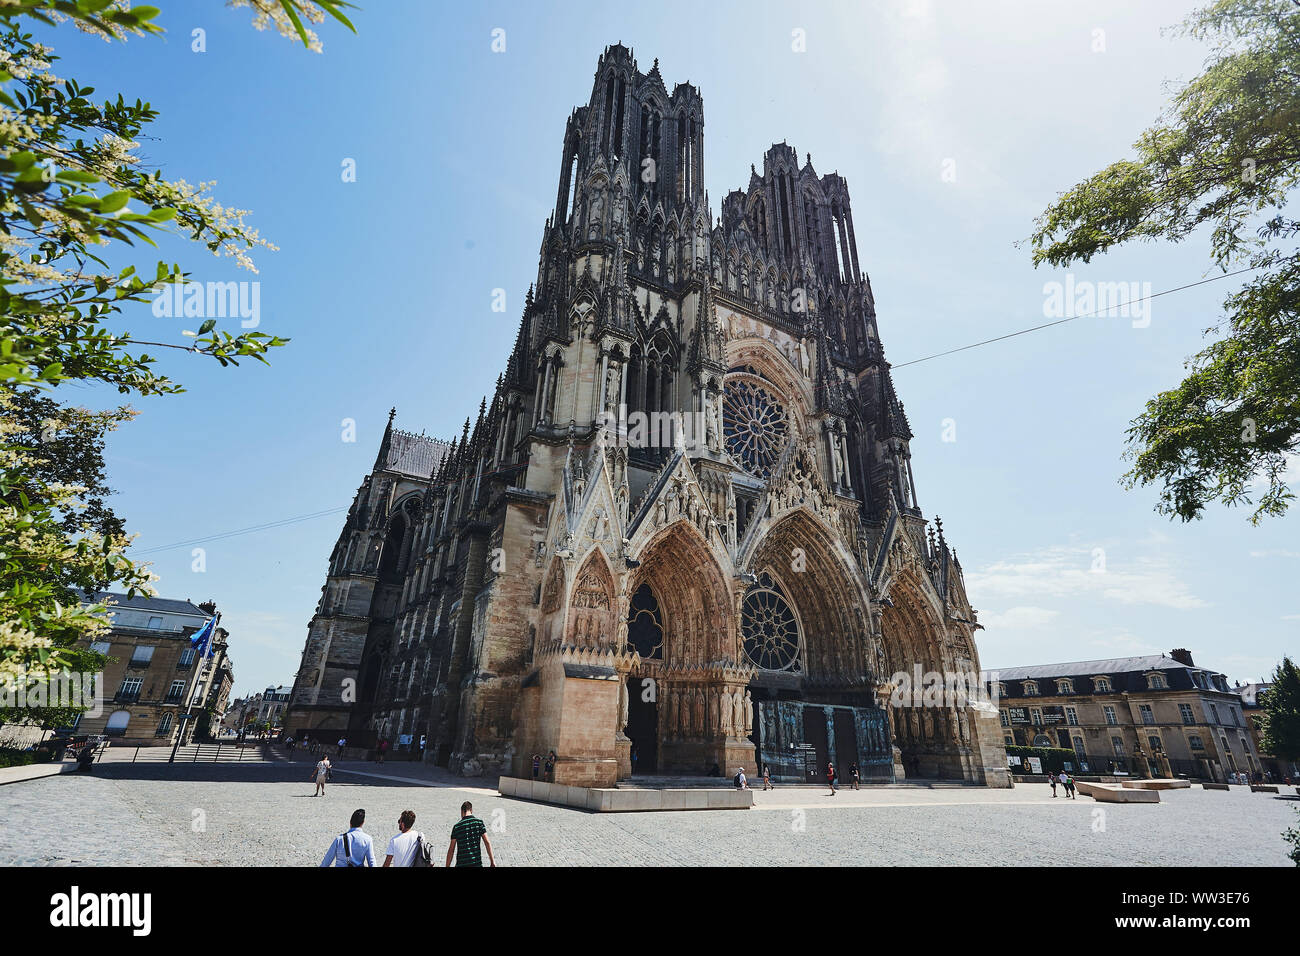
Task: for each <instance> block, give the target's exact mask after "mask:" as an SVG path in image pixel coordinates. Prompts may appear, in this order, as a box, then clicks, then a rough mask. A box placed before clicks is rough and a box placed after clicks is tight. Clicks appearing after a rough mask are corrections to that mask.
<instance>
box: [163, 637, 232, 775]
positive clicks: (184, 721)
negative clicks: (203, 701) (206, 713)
mask: <svg viewBox="0 0 1300 956" xmlns="http://www.w3.org/2000/svg"><path fill="white" fill-rule="evenodd" d="M220 623H221V612H217V614H216V616H215V617H214V618H213V619H212V630H211V631H209V632H208V637H207V640H205V641H204V642H203V646H202V647H200V648H199V649H198V651H199V653H198V654H197V655H196V656H195V658H194V686H193V687H191V688H190V689H189V691H188V692H187V694H186V696H187V697H188V698H189V699H188V700H187V701H186V703H185V713H184V715H183V716H182V717H181V725H180V727H179V728H178V729H177V731H176V742H175V743H174V744H172V754H171V756H170V757H168V758H167V762H168V763H175V762H176V751H178V750H180V747H181V738H183V737H184V736H185V728H186V726H187V725H188V724H189V722H190V712H191V711H192V710H194V691H195V690H197V689H198V683H199V674H200V673H202V671H203V660H204V658H205V657H208V656H210V655H209V653H208V652H209V650H210V649H211V647H212V639H213V638H214V637H216V635H217V625H218V624H220Z"/></svg>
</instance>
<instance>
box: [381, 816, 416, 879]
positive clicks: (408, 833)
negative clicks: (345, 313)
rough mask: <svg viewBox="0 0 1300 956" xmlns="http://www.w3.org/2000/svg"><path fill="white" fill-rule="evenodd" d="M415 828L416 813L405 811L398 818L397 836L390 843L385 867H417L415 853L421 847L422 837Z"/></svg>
mask: <svg viewBox="0 0 1300 956" xmlns="http://www.w3.org/2000/svg"><path fill="white" fill-rule="evenodd" d="M413 826H415V811H414V810H403V811H402V815H401V816H400V817H398V818H397V836H395V837H393V838H392V839H391V840H389V841H388V851H387V856H385V857H384V866H414V865H415V853H416V850H418V849H419V847H420V840H421V839H422V837H421V835H420V834H419V833H416V832H415V831H414V830H413V829H411V828H412V827H413Z"/></svg>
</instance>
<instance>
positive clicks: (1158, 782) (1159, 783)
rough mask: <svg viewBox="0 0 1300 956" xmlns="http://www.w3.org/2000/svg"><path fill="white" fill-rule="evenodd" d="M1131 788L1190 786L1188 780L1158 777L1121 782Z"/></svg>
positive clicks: (1179, 788) (1159, 788) (1162, 788)
mask: <svg viewBox="0 0 1300 956" xmlns="http://www.w3.org/2000/svg"><path fill="white" fill-rule="evenodd" d="M1122 785H1123V786H1125V787H1128V788H1129V789H1131V790H1183V789H1186V788H1189V787H1191V785H1192V782H1191V781H1190V780H1173V779H1170V778H1158V779H1155V780H1125V781H1124V783H1123V784H1122Z"/></svg>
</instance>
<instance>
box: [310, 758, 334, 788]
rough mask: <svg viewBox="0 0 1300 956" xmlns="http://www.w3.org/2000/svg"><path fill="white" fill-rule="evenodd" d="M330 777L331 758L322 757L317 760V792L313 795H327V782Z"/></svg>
mask: <svg viewBox="0 0 1300 956" xmlns="http://www.w3.org/2000/svg"><path fill="white" fill-rule="evenodd" d="M329 778H330V758H329V757H328V756H326V757H321V758H320V760H318V761H317V762H316V792H315V793H313V794H312V796H313V797H323V796H324V795H325V784H326V782H327V781H328V780H329Z"/></svg>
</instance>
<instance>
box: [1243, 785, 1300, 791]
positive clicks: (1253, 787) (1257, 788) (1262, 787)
mask: <svg viewBox="0 0 1300 956" xmlns="http://www.w3.org/2000/svg"><path fill="white" fill-rule="evenodd" d="M1250 792H1251V793H1277V787H1275V786H1273V785H1272V784H1267V783H1252V784H1251V785H1250ZM1297 792H1300V791H1297Z"/></svg>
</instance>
